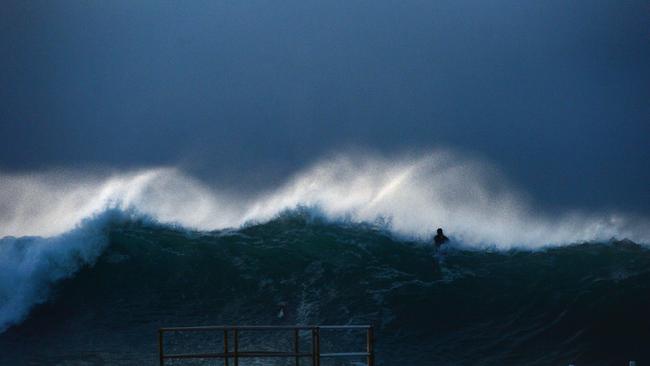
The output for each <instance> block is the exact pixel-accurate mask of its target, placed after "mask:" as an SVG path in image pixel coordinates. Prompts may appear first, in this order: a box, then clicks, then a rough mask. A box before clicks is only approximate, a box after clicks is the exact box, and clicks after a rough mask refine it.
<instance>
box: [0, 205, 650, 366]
mask: <svg viewBox="0 0 650 366" xmlns="http://www.w3.org/2000/svg"><path fill="white" fill-rule="evenodd" d="M108 230H109V234H108V235H109V244H108V247H107V248H106V249H105V251H104V252H103V254H102V255H101V257H100V258H99V260H98V261H97V263H96V264H95V265H94V266H86V267H84V268H83V269H82V270H80V271H79V272H78V273H76V275H75V276H74V277H72V278H69V279H66V280H63V281H61V282H58V283H57V284H56V285H55V288H54V290H53V291H52V293H51V294H50V296H49V300H48V301H47V302H45V303H43V304H41V305H38V306H36V307H35V308H34V309H33V310H32V311H31V312H30V315H29V317H28V318H27V319H26V320H25V321H23V322H22V323H20V324H19V325H15V326H13V327H10V328H9V329H8V330H6V331H5V332H4V333H2V334H0V364H2V365H32V364H34V365H40V364H43V365H153V364H156V362H157V339H156V331H157V328H158V327H161V326H177V325H187V326H194V325H218V324H285V325H289V324H372V325H374V326H375V329H376V341H377V342H376V351H377V364H379V365H515V364H517V365H523V364H525V365H566V364H569V363H575V364H577V365H586V364H589V365H615V364H617V365H626V364H627V361H629V360H636V361H637V362H638V363H637V364H638V365H643V364H646V363H650V314H649V311H650V251H649V250H647V249H645V248H643V247H641V246H638V245H636V244H633V243H631V242H626V241H623V242H611V243H606V244H580V245H572V246H566V247H560V248H554V249H547V250H542V251H505V252H504V251H496V250H495V251H489V250H464V249H460V248H458V247H455V245H454V244H452V245H451V247H450V248H448V249H447V251H446V253H445V254H444V255H442V256H434V252H433V249H432V248H431V247H430V246H428V245H423V244H422V243H415V242H405V241H400V240H398V239H395V238H394V237H392V236H391V235H389V234H388V233H386V232H385V231H383V230H379V229H377V228H374V227H372V226H368V225H342V224H328V223H323V222H319V221H314V220H310V219H306V218H304V217H301V216H300V215H297V216H295V215H293V216H292V215H289V216H287V217H282V218H279V219H276V220H274V221H271V222H269V223H267V224H263V225H257V226H250V227H247V228H243V229H240V230H237V231H222V232H213V233H197V232H187V231H184V230H176V229H172V228H168V227H162V226H156V225H150V224H143V223H139V222H130V223H126V224H125V223H121V224H114V225H112V226H111V227H110V228H109V229H108ZM282 304H286V305H285V314H284V317H282V318H281V317H278V313H279V310H280V308H281V306H282ZM210 337H213V336H212V335H209V334H203V335H198V336H196V337H195V338H192V337H190V336H178V337H176V338H174V339H171V338H170V340H169V341H168V342H169V344H168V346H169V347H170V350H177V351H183V350H184V351H189V350H192V351H206V350H207V351H218V350H219V349H218V348H219V347H220V346H221V343H220V342H221V341H220V338H219V337H218V336H215V337H213V338H214V339H213V338H210ZM251 337H253V336H252V335H249V336H244V337H243V340H242V346H243V347H247V346H250V344H251V343H255V344H256V346H258V348H263V349H271V348H274V347H275V348H282V349H288V348H289V347H290V343H289V342H290V339H289V338H287V337H284V335H283V334H275V333H272V332H271V333H269V334H264V333H262V334H259V335H257V336H256V338H255V337H253V338H251ZM307 342H308V339H307V335H305V339H304V340H303V343H304V344H305V345H307ZM323 342H324V347H327V348H328V349H330V350H344V349H345V350H357V349H360V348H362V347H363V345H364V343H363V342H364V339H363V335H362V334H359V333H356V334H345V333H344V334H338V335H331V336H328V335H324V336H323ZM212 347H215V348H216V349H214V348H212ZM170 364H175V365H194V364H214V365H217V364H221V363H217V362H212V363H209V362H207V361H205V362H203V363H202V362H200V361H199V362H184V363H181V362H176V363H170ZM240 364H241V365H247V364H269V365H271V364H283V363H282V362H281V361H278V360H272V359H271V360H265V361H263V362H262V361H259V362H258V363H253V362H252V361H251V362H241V363H240ZM287 364H289V363H287ZM325 364H326V363H324V365H325Z"/></svg>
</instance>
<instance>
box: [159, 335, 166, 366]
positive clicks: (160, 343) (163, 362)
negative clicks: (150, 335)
mask: <svg viewBox="0 0 650 366" xmlns="http://www.w3.org/2000/svg"><path fill="white" fill-rule="evenodd" d="M163 352H164V350H163V330H162V329H158V353H159V355H158V356H159V357H160V366H164V365H165V357H164V353H163Z"/></svg>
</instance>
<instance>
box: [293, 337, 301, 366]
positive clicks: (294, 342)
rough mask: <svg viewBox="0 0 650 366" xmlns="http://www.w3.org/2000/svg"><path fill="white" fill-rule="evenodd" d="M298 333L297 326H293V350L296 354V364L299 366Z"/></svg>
mask: <svg viewBox="0 0 650 366" xmlns="http://www.w3.org/2000/svg"><path fill="white" fill-rule="evenodd" d="M299 335H300V334H299V332H298V328H295V329H294V330H293V352H294V353H295V354H296V366H300V356H298V353H300V343H299V340H298V339H299Z"/></svg>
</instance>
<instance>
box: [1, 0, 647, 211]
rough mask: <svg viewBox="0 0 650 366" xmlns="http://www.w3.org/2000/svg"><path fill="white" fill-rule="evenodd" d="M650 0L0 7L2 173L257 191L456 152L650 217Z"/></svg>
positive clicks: (559, 203)
mask: <svg viewBox="0 0 650 366" xmlns="http://www.w3.org/2000/svg"><path fill="white" fill-rule="evenodd" d="M649 122H650V2H647V1H645V2H644V1H618V0H613V1H597V0H594V1H574V2H566V1H519V0H517V1H491V2H485V1H455V0H454V1H419V0H418V1H386V0H373V1H348V0H346V1H335V0H333V1H309V0H300V1H296V0H287V1H270V0H269V1H259V0H251V1H239V0H238V1H191V2H186V1H182V2H181V1H159V0H156V1H150V0H142V1H119V0H117V1H104V2H99V1H43V2H24V1H14V0H9V1H5V2H3V8H2V11H1V12H0V138H1V139H2V143H1V144H0V172H5V173H29V172H35V171H42V170H51V169H68V168H69V169H81V170H83V169H117V170H126V169H137V168H143V167H152V166H179V167H181V168H182V169H183V170H185V171H188V172H189V173H190V174H192V175H195V176H196V177H198V178H200V179H201V180H204V181H206V182H213V183H219V184H223V185H231V186H237V187H241V188H242V189H260V188H264V187H265V186H268V185H273V184H277V183H278V182H281V181H282V180H283V179H286V177H287V175H290V174H291V173H292V172H295V171H297V170H299V169H302V168H304V167H306V166H309V165H310V164H313V163H314V162H315V161H317V160H319V159H321V158H322V157H323V156H327V155H328V154H332V153H337V152H342V151H359V150H361V151H372V152H373V153H375V154H379V155H383V156H392V155H393V154H401V153H404V152H413V151H416V152H417V151H430V150H435V149H451V150H454V151H460V152H462V153H464V154H469V155H471V156H476V157H479V158H480V159H485V160H486V161H489V162H491V163H493V164H494V165H495V166H497V167H499V169H501V171H502V172H503V173H504V174H505V175H506V176H508V177H509V179H510V180H511V181H512V182H514V183H515V185H517V186H518V187H521V188H522V190H523V191H525V192H527V193H528V194H530V196H531V197H532V198H533V199H534V201H535V202H537V203H538V204H539V205H541V206H545V207H547V208H549V209H552V208H558V209H559V208H567V207H568V208H587V209H601V208H603V209H610V210H625V211H627V212H634V213H639V214H642V215H648V214H650V169H649V168H650V166H649V165H650V164H649V163H648V162H649V161H650V147H649V137H650V123H649Z"/></svg>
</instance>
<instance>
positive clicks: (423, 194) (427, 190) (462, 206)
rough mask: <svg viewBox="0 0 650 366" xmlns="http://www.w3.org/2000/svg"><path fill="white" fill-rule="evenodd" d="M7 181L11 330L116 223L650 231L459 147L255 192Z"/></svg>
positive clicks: (517, 235)
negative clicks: (555, 205)
mask: <svg viewBox="0 0 650 366" xmlns="http://www.w3.org/2000/svg"><path fill="white" fill-rule="evenodd" d="M0 181H1V182H2V190H0V237H3V239H0V264H1V266H0V332H2V331H4V330H6V328H7V327H8V326H10V325H12V324H16V323H19V322H21V321H22V320H23V319H24V318H25V316H26V315H27V314H28V313H29V311H30V309H31V308H32V307H33V306H34V305H35V304H38V303H42V302H44V301H45V300H46V299H47V298H48V291H49V288H50V287H51V285H52V284H53V283H56V282H57V281H60V280H62V279H65V278H68V277H71V276H73V275H74V274H75V273H76V272H77V271H79V270H80V269H81V268H83V267H84V266H89V265H92V264H93V263H94V262H95V260H96V259H97V258H98V256H99V255H101V253H102V251H103V250H104V248H105V247H106V245H107V236H106V235H107V234H106V232H107V230H109V228H110V227H111V225H115V223H116V222H130V221H133V220H148V221H151V222H154V223H158V224H167V225H173V226H176V227H178V228H183V229H185V230H198V231H202V232H206V231H213V230H224V229H233V228H235V229H236V228H245V227H249V226H251V225H253V224H262V223H266V222H269V221H270V220H272V219H274V218H277V217H278V216H280V215H282V213H284V212H287V211H289V212H291V211H292V210H293V211H295V210H296V209H298V210H302V212H307V213H308V215H309V216H312V217H318V218H322V219H323V220H326V221H327V222H330V223H342V222H343V223H351V224H358V223H371V224H374V225H380V227H381V228H383V229H385V230H386V231H388V232H390V233H391V235H393V236H394V237H396V238H400V239H404V240H416V241H418V240H419V241H422V240H426V239H427V238H430V236H431V235H432V233H433V231H434V230H435V229H436V228H437V227H444V228H445V230H446V231H447V232H448V233H449V234H450V235H451V236H452V238H453V239H454V241H455V242H456V243H457V245H458V246H460V247H465V248H485V247H489V248H496V249H500V250H507V249H511V248H518V249H538V248H544V247H550V246H559V245H566V244H571V243H576V242H584V241H608V240H609V239H610V238H613V237H616V238H629V239H631V240H633V241H635V242H638V243H648V242H649V240H648V239H649V238H650V235H649V233H648V230H649V229H648V228H649V227H650V225H647V220H645V219H643V218H633V217H631V216H625V215H620V214H583V213H577V212H572V213H566V214H564V215H561V216H556V217H551V216H547V215H544V214H542V213H540V212H537V211H536V210H535V209H534V206H532V205H531V204H530V203H528V200H527V199H525V196H524V195H523V194H522V193H519V192H518V191H517V190H516V189H514V188H513V187H512V185H511V184H509V183H508V182H507V180H506V179H505V178H504V177H502V176H501V175H500V174H499V173H498V172H497V171H496V170H495V169H494V168H491V167H490V166H489V165H488V164H485V163H484V162H480V161H476V160H471V159H467V158H462V157H459V156H458V155H456V154H452V153H449V152H440V153H434V154H430V155H426V156H420V157H416V158H414V157H403V158H400V159H392V160H390V159H381V158H377V157H371V156H365V157H363V156H356V157H349V156H347V157H346V156H339V157H335V158H332V159H328V160H324V161H321V162H320V163H318V164H315V165H314V166H312V167H311V168H309V169H306V170H304V171H302V172H300V173H298V174H296V175H295V176H293V177H292V178H290V179H288V181H287V182H285V183H284V184H282V185H281V186H279V187H275V188H272V189H269V190H267V191H265V192H258V193H255V194H241V193H233V192H232V191H228V190H225V189H217V188H213V187H208V186H207V185H206V184H204V183H202V182H200V181H199V180H197V179H194V178H192V177H190V176H188V175H186V174H183V173H182V172H181V171H180V170H178V169H175V168H158V169H148V170H142V171H137V172H130V173H125V174H114V175H109V176H106V175H104V176H102V175H92V176H88V175H83V174H80V173H74V174H70V173H57V174H54V173H40V174H30V175H7V174H3V175H1V176H0Z"/></svg>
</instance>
